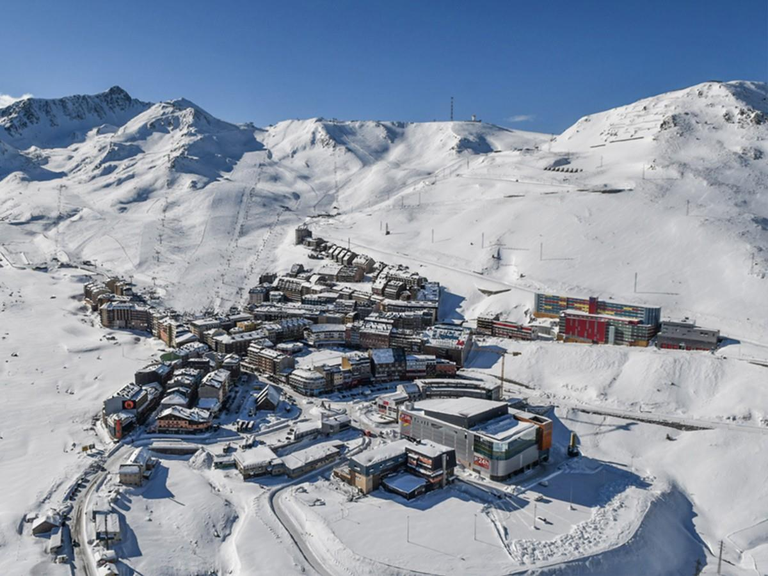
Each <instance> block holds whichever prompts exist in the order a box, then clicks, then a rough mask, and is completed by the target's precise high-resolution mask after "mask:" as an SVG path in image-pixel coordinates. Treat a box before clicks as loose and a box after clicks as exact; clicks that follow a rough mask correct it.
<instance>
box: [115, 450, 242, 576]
mask: <svg viewBox="0 0 768 576" xmlns="http://www.w3.org/2000/svg"><path fill="white" fill-rule="evenodd" d="M114 507H115V509H116V510H117V511H118V514H119V516H120V520H121V524H122V526H123V539H122V542H120V543H119V544H118V545H116V546H114V549H115V550H116V551H117V553H118V556H119V557H120V559H121V560H120V563H121V564H124V565H125V573H126V574H130V573H138V574H157V575H158V576H182V575H188V574H208V573H211V572H217V571H219V570H220V569H221V565H222V562H223V560H222V559H221V557H220V555H221V547H222V542H224V541H226V539H227V538H228V537H229V536H230V535H231V533H232V527H233V525H234V524H235V522H236V521H237V519H238V516H237V513H236V511H235V507H234V505H233V504H232V503H231V502H230V501H229V500H227V499H226V498H225V497H223V496H222V495H221V494H220V493H219V492H218V490H217V489H216V488H215V487H213V486H211V485H210V484H209V483H208V481H207V480H206V479H205V477H204V476H203V475H201V474H200V473H198V472H197V471H196V470H195V469H194V468H193V467H192V466H191V465H190V462H189V458H188V457H187V458H180V457H177V458H173V457H163V459H162V460H161V461H160V464H159V465H158V466H157V467H156V469H155V470H154V471H153V473H152V477H151V480H150V481H149V482H148V483H146V484H145V485H144V486H143V487H141V488H123V489H122V490H121V493H120V495H119V497H118V498H117V501H116V502H115V504H114ZM130 570H132V571H133V572H131V571H130Z"/></svg>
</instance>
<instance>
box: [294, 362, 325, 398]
mask: <svg viewBox="0 0 768 576" xmlns="http://www.w3.org/2000/svg"><path fill="white" fill-rule="evenodd" d="M288 385H289V386H290V387H291V388H293V389H294V390H296V392H299V393H300V394H304V395H305V396H317V395H319V394H322V393H323V392H327V391H329V390H328V389H327V387H326V380H325V375H324V374H321V373H320V372H316V371H315V370H306V369H304V368H299V369H297V370H294V371H293V372H291V374H290V375H289V376H288Z"/></svg>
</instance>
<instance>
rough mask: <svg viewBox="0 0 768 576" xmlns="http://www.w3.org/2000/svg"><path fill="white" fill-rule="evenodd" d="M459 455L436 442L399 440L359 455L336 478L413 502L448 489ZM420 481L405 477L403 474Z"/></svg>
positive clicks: (362, 488) (369, 490) (366, 490)
mask: <svg viewBox="0 0 768 576" xmlns="http://www.w3.org/2000/svg"><path fill="white" fill-rule="evenodd" d="M455 466H456V452H455V451H454V450H453V448H449V447H447V446H440V445H438V444H435V443H434V442H420V443H415V442H411V441H410V440H406V439H403V440H396V441H395V442H390V443H389V444H384V445H382V446H378V447H376V448H373V449H371V450H366V451H365V452H361V453H360V454H356V455H355V456H352V457H351V458H350V459H349V462H348V464H347V466H345V467H342V468H339V469H337V470H335V471H334V474H335V475H336V476H337V477H339V478H341V479H342V480H344V481H345V482H347V483H348V484H350V485H352V486H355V487H356V488H358V489H359V490H360V491H361V492H362V493H363V494H369V493H370V492H373V491H374V490H376V489H377V488H378V487H379V486H382V485H383V486H384V487H385V488H386V489H388V490H390V491H392V492H396V493H398V494H401V495H402V496H404V497H406V498H408V499H410V498H412V497H414V496H416V495H418V494H420V493H422V492H424V491H426V490H430V489H432V488H437V487H439V486H441V485H444V484H445V483H446V482H447V481H448V480H449V479H450V478H452V477H453V470H454V468H455ZM401 470H402V471H405V473H406V474H408V475H409V476H415V477H417V478H419V479H420V480H413V479H411V478H409V477H403V476H402V474H403V472H400V471H401Z"/></svg>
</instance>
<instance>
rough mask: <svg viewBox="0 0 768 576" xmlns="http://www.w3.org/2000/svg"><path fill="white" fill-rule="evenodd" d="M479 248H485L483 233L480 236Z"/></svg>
mask: <svg viewBox="0 0 768 576" xmlns="http://www.w3.org/2000/svg"><path fill="white" fill-rule="evenodd" d="M480 248H485V232H483V233H482V234H481V236H480Z"/></svg>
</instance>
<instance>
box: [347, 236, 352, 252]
mask: <svg viewBox="0 0 768 576" xmlns="http://www.w3.org/2000/svg"><path fill="white" fill-rule="evenodd" d="M347 250H352V243H351V241H350V239H349V237H347Z"/></svg>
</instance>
